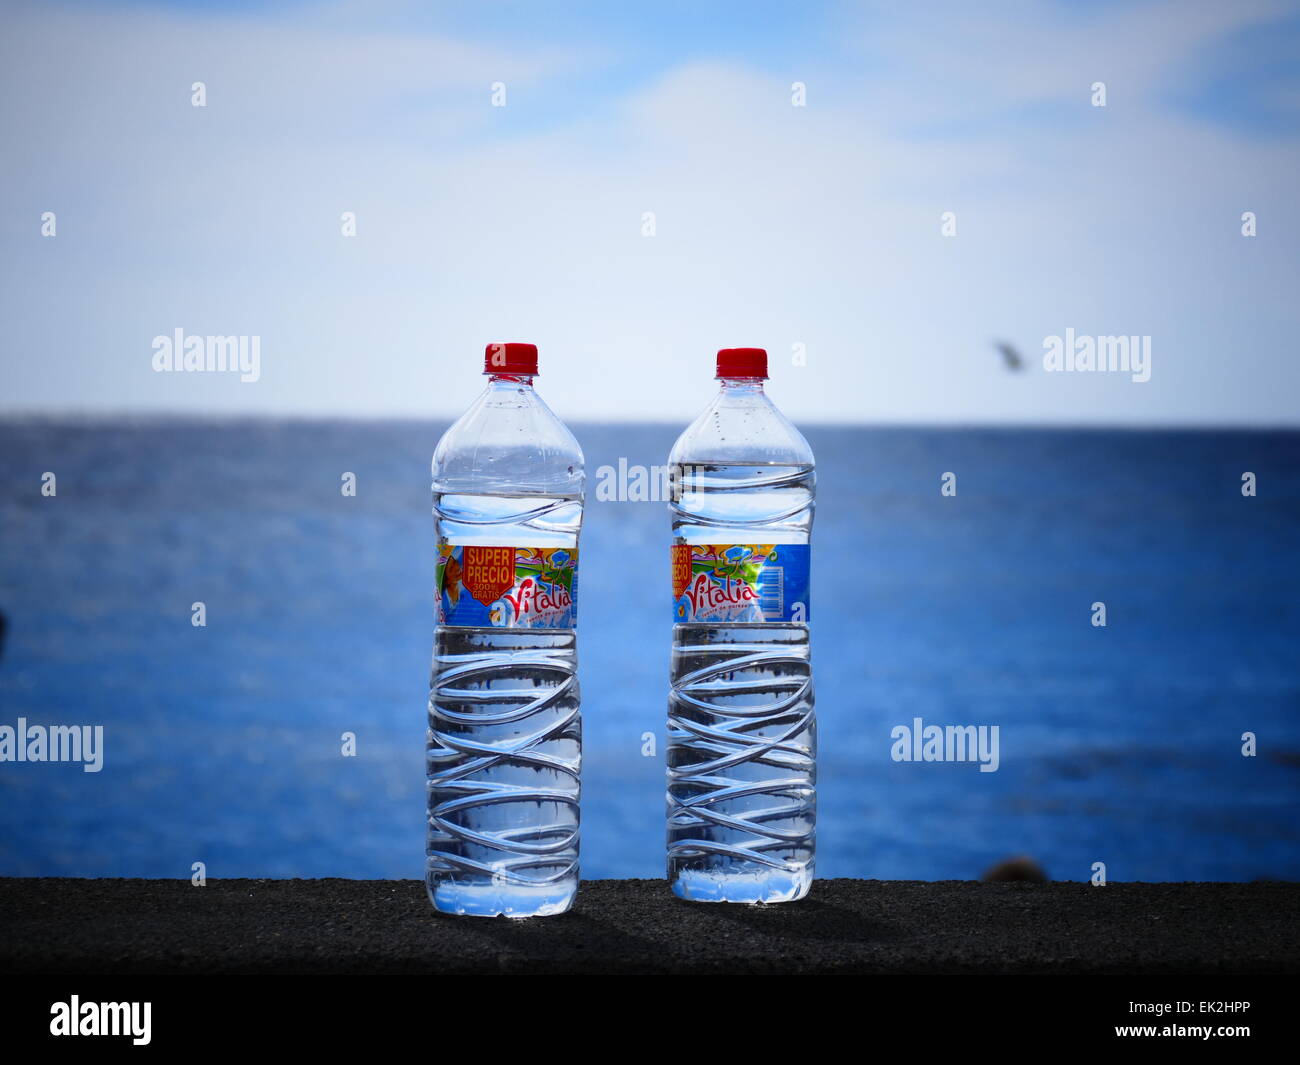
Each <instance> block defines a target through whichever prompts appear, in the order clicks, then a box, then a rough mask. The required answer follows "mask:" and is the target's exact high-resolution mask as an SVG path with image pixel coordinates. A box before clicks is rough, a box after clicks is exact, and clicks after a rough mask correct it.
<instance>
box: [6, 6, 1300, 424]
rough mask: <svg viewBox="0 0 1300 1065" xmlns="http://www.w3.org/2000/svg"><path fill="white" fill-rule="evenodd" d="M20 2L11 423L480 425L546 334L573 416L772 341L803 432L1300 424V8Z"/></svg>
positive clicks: (14, 78) (550, 375) (610, 407)
mask: <svg viewBox="0 0 1300 1065" xmlns="http://www.w3.org/2000/svg"><path fill="white" fill-rule="evenodd" d="M0 11H2V12H3V16H2V17H3V24H4V32H3V34H0V193H2V195H0V315H2V316H3V321H4V323H5V329H4V332H3V345H2V347H0V360H2V362H0V416H4V415H8V416H12V415H17V414H28V413H60V414H67V413H74V414H105V415H114V414H121V413H179V414H200V413H202V414H229V415H236V414H254V415H275V416H280V415H295V416H316V415H329V416H355V417H396V416H400V417H418V418H423V417H429V418H445V417H449V416H452V415H454V414H456V413H458V412H459V411H460V410H462V409H463V408H464V407H465V406H467V405H468V404H469V402H470V401H471V400H472V399H473V397H474V395H476V394H477V392H478V391H479V389H480V388H481V387H482V379H481V377H480V376H479V374H480V372H481V369H482V352H483V348H484V345H485V344H487V343H488V342H491V341H498V340H521V341H532V342H534V343H536V344H537V345H538V346H539V348H540V352H541V377H540V378H539V381H538V385H539V388H540V389H541V390H542V392H543V395H544V396H545V397H546V398H547V400H548V402H549V403H550V404H551V406H552V407H553V408H554V409H555V410H556V411H557V412H558V413H560V414H561V416H562V417H564V418H565V419H566V420H573V421H584V420H585V421H593V420H636V421H657V422H685V421H686V420H689V419H690V418H691V417H693V416H694V414H695V413H697V412H698V410H699V409H700V408H702V407H703V405H704V404H705V403H706V402H707V400H708V398H709V396H710V395H711V393H712V390H713V387H714V386H713V384H712V381H711V379H712V376H713V353H714V351H715V350H716V349H717V348H719V347H728V346H762V347H766V348H767V349H768V350H769V353H770V358H771V376H772V382H771V385H770V386H769V387H770V390H771V393H772V395H773V397H774V398H775V399H776V400H777V401H778V402H779V404H780V405H781V406H782V408H783V409H784V410H785V411H786V412H787V413H788V414H789V415H790V416H791V417H793V418H794V419H795V420H796V421H797V422H849V423H931V424H933V423H937V424H971V423H1010V424H1041V423H1050V424H1099V425H1247V426H1278V425H1288V426H1294V425H1296V424H1298V423H1300V359H1297V350H1296V348H1297V339H1296V338H1297V337H1298V336H1300V300H1298V299H1297V294H1298V293H1300V254H1298V253H1300V206H1298V205H1297V202H1296V200H1297V197H1296V189H1297V175H1300V5H1297V4H1296V3H1285V4H1284V3H1279V2H1276V0H1241V2H1234V3H1232V4H1224V3H1195V2H1177V3H1166V2H1152V3H1137V2H1135V3H1123V4H1121V3H1106V2H1103V3H1089V4H1084V3H1066V2H1060V0H1050V2H1049V0H1042V2H1023V3H1007V4H981V5H974V4H968V3H960V2H958V3H951V4H948V3H918V4H878V5H877V4H840V3H808V4H790V3H758V4H744V3H719V4H707V3H656V4H644V5H637V4H597V3H591V4H587V3H582V4H540V3H535V4H525V3H512V2H498V3H492V4H472V3H460V4H439V3H404V2H391V0H389V2H385V0H380V2H372V3H363V2H335V3H309V2H297V3H279V4H276V3H272V4H253V3H244V2H236V3H199V2H192V3H181V2H162V0H156V2H152V3H93V4H92V3H57V2H55V3H39V4H35V3H32V4H29V3H15V2H9V0H4V2H3V3H0ZM196 82H202V83H203V86H204V93H205V99H204V106H194V90H193V85H194V83H196ZM1099 82H1100V83H1102V84H1103V85H1104V92H1105V105H1104V106H1096V101H1097V99H1098V97H1097V92H1096V89H1095V88H1094V86H1095V85H1096V83H1099ZM796 84H798V85H800V86H802V87H803V90H802V93H803V95H802V103H803V106H796V105H795V101H796V98H797V95H798V90H796V88H795V86H796ZM502 87H503V88H504V98H502V95H501V90H502ZM494 94H495V100H494ZM502 102H503V103H504V106H495V105H494V103H495V104H500V103H502ZM345 212H350V213H351V215H352V216H353V217H354V218H355V235H345V233H344V228H345V224H344V213H345ZM1246 212H1251V213H1252V215H1253V217H1254V220H1255V221H1254V226H1255V232H1254V235H1253V236H1247V235H1244V234H1243V224H1244V223H1243V214H1244V213H1246ZM47 213H52V215H53V226H54V231H53V234H52V235H49V234H48V232H47V231H48V230H49V216H48V214H47ZM651 221H652V223H653V224H652V227H651V225H650V223H651ZM651 228H652V232H651V231H650V230H651ZM177 329H180V330H182V331H183V334H184V335H185V336H197V337H205V336H243V337H249V338H254V337H255V338H257V344H258V351H259V364H258V373H257V379H256V380H241V376H240V375H239V374H232V373H229V372H227V373H218V372H159V371H158V370H156V369H155V354H156V350H157V349H156V347H155V338H156V337H160V336H162V337H171V336H173V335H174V333H175V331H176V330H177ZM1067 331H1072V334H1070V335H1072V336H1075V337H1078V336H1087V337H1100V336H1115V335H1123V336H1134V337H1149V338H1150V340H1149V342H1148V344H1149V351H1150V353H1151V354H1150V366H1149V369H1150V375H1149V380H1146V381H1135V380H1133V375H1132V374H1126V373H1118V372H1115V373H1111V372H1107V373H1098V372H1091V373H1090V372H1051V371H1049V370H1048V369H1047V368H1046V367H1045V366H1044V362H1043V358H1044V352H1045V350H1047V346H1049V345H1050V338H1052V337H1064V336H1066V335H1067ZM999 342H1003V343H1006V344H1008V345H1010V347H1011V348H1012V349H1014V350H1015V351H1016V352H1017V353H1018V355H1019V362H1020V368H1019V369H1011V368H1010V366H1009V363H1008V360H1007V359H1006V358H1004V356H1003V355H1002V354H1000V353H999V351H998V350H997V348H996V347H995V345H996V344H997V343H999ZM245 376H248V375H245Z"/></svg>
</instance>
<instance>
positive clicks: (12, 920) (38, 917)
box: [0, 878, 1300, 974]
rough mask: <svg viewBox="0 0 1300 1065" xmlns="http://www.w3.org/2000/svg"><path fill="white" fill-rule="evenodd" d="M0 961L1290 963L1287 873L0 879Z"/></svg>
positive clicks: (586, 968)
mask: <svg viewBox="0 0 1300 1065" xmlns="http://www.w3.org/2000/svg"><path fill="white" fill-rule="evenodd" d="M0 914H3V916H2V917H0V931H2V933H3V934H2V935H0V972H9V973H17V972H28V973H87V974H90V973H170V972H184V973H259V972H261V973H265V972H293V973H339V972H347V973H352V972H365V973H413V972H428V973H434V972H437V973H500V972H521V973H587V974H591V973H780V972H788V973H939V972H945V973H1162V974H1175V973H1219V974H1225V973H1280V972H1290V973H1295V972H1300V884H1296V883H1250V884H1235V883H1234V884H1191V883H1179V884H1109V885H1107V886H1105V887H1101V888H1096V887H1091V886H1089V885H1086V884H1077V883H1047V884H1030V883H976V882H969V881H938V882H919V881H880V880H824V881H819V882H817V883H816V884H815V885H814V886H813V889H812V893H811V894H810V895H809V897H808V898H806V899H804V900H803V901H801V902H797V903H790V904H786V905H782V906H773V907H770V908H762V907H750V906H720V905H702V904H691V903H684V902H679V901H677V900H676V899H674V898H672V897H671V896H670V895H669V893H668V890H667V887H666V886H665V883H664V882H663V881H657V880H592V881H586V882H584V883H583V885H582V889H581V891H580V893H579V895H578V902H577V905H576V906H575V908H574V910H573V911H572V912H570V913H568V914H564V915H562V916H559V917H547V918H537V919H533V920H527V921H512V920H507V919H505V918H497V919H493V920H488V919H481V918H465V917H461V918H452V917H441V916H438V915H436V914H435V913H433V912H432V910H431V909H430V907H429V903H428V901H427V900H426V898H425V894H424V886H423V884H422V883H420V882H419V881H414V880H210V881H209V882H208V884H207V886H206V887H202V888H197V887H192V886H190V884H189V882H188V881H184V880H181V881H176V880H77V879H36V878H33V879H2V880H0Z"/></svg>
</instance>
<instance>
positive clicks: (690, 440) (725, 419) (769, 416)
mask: <svg viewBox="0 0 1300 1065" xmlns="http://www.w3.org/2000/svg"><path fill="white" fill-rule="evenodd" d="M668 461H669V463H670V464H671V465H674V466H677V465H688V464H691V465H722V464H736V465H740V464H755V465H780V466H807V467H811V466H813V463H814V460H813V453H812V448H811V447H809V446H808V441H807V440H805V439H804V436H803V434H802V433H801V432H799V430H798V429H797V428H796V427H795V426H794V424H793V423H792V422H791V421H790V420H789V419H788V418H787V417H786V416H785V415H784V414H782V413H781V411H780V409H779V408H778V407H777V406H776V404H775V403H773V402H772V400H771V399H770V398H769V397H768V396H767V395H766V394H765V393H764V392H762V391H761V390H758V389H755V390H752V391H748V392H745V393H742V394H739V395H737V394H729V393H728V391H727V390H725V389H724V390H723V391H721V392H719V393H718V395H716V396H714V398H713V400H712V402H710V403H709V405H708V406H707V407H705V409H704V410H703V411H702V412H701V413H700V415H699V417H697V418H696V419H695V420H694V421H693V422H692V423H691V424H690V425H689V426H687V428H686V430H685V431H684V432H683V433H682V435H681V436H679V437H678V438H677V442H676V444H674V445H673V449H672V451H671V453H670V455H669V459H668Z"/></svg>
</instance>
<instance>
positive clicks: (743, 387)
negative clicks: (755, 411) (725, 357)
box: [718, 377, 763, 396]
mask: <svg viewBox="0 0 1300 1065" xmlns="http://www.w3.org/2000/svg"><path fill="white" fill-rule="evenodd" d="M718 384H719V385H720V386H721V390H722V391H723V392H725V393H727V394H728V395H732V396H745V395H762V394H763V378H761V377H720V378H718Z"/></svg>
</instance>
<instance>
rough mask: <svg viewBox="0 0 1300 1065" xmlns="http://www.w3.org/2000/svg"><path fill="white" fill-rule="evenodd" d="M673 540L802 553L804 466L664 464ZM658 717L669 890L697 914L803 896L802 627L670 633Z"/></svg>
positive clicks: (807, 866) (807, 670) (812, 814)
mask: <svg viewBox="0 0 1300 1065" xmlns="http://www.w3.org/2000/svg"><path fill="white" fill-rule="evenodd" d="M672 472H673V478H674V483H675V484H676V486H677V494H676V497H675V499H674V503H673V507H672V514H673V533H674V537H675V542H677V543H689V544H723V543H726V544H803V543H807V542H808V538H809V534H810V530H811V524H812V504H813V490H814V474H813V467H812V465H811V464H804V463H798V464H778V463H728V464H699V465H685V464H682V465H676V466H675V467H674V469H673V471H672ZM671 682H672V688H671V693H670V696H669V709H668V879H669V883H670V885H671V887H672V890H673V892H674V894H676V895H677V896H679V897H680V898H686V899H691V900H693V901H701V902H749V903H758V902H764V903H767V902H785V901H790V900H793V899H798V898H802V897H803V896H804V895H805V894H806V893H807V891H808V889H809V887H810V886H811V884H812V879H813V869H814V828H815V821H816V790H815V788H816V723H815V718H814V712H813V688H812V672H811V662H810V656H809V633H808V626H807V624H805V623H802V622H785V623H777V622H763V623H751V624H716V623H709V624H677V625H675V626H674V629H673V650H672V664H671Z"/></svg>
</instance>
